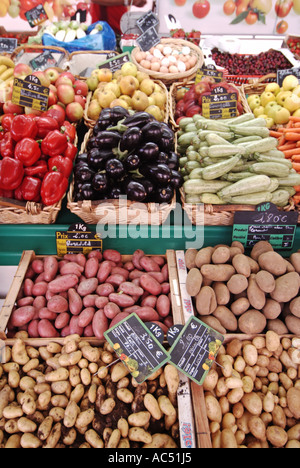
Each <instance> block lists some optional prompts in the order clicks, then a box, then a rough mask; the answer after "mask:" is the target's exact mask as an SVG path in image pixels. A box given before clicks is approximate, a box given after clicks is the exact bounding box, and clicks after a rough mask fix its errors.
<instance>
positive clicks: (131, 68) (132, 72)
mask: <svg viewBox="0 0 300 468" xmlns="http://www.w3.org/2000/svg"><path fill="white" fill-rule="evenodd" d="M137 72H138V68H137V66H136V65H135V64H134V63H132V62H126V63H124V65H122V67H121V73H122V75H123V76H136V75H137Z"/></svg>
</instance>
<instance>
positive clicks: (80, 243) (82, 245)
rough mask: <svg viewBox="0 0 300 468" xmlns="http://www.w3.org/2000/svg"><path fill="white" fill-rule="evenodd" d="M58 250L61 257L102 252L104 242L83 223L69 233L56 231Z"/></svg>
mask: <svg viewBox="0 0 300 468" xmlns="http://www.w3.org/2000/svg"><path fill="white" fill-rule="evenodd" d="M55 235H56V250H57V255H58V256H59V257H63V256H64V255H67V254H74V253H83V254H84V255H86V254H88V253H90V252H92V251H93V250H100V251H102V247H103V241H102V239H101V238H100V237H99V235H98V234H97V233H95V232H91V231H90V230H89V228H88V227H87V226H86V225H85V224H83V223H77V224H73V225H72V226H70V227H69V229H68V231H56V233H55Z"/></svg>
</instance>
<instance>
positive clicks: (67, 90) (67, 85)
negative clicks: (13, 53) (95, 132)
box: [6, 63, 89, 123]
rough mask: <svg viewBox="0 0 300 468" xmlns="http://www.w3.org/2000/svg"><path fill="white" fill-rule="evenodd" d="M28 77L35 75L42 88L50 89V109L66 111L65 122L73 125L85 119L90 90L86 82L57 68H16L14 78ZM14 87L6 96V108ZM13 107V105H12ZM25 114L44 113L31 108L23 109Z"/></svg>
mask: <svg viewBox="0 0 300 468" xmlns="http://www.w3.org/2000/svg"><path fill="white" fill-rule="evenodd" d="M28 75H34V76H36V77H37V78H38V79H39V80H40V83H41V85H42V86H45V87H46V88H49V100H48V109H56V110H57V111H61V109H63V110H64V113H65V120H69V121H70V122H72V123H76V122H79V121H80V120H81V119H82V118H83V114H84V109H85V105H86V97H87V95H88V92H89V89H88V85H87V83H86V82H85V81H82V80H79V79H77V78H76V77H75V76H74V75H73V74H72V73H70V72H68V71H65V72H60V71H59V70H58V69H56V68H48V69H47V70H45V71H33V70H32V68H31V67H30V66H29V65H27V64H24V63H19V64H17V65H16V66H15V69H14V77H15V78H19V79H21V80H24V79H25V78H26V77H27V76H28ZM12 89H13V85H11V89H10V90H9V92H8V94H7V95H6V107H10V103H11V97H12ZM11 105H12V106H13V104H12V103H11ZM13 113H14V112H13ZM18 113H25V114H35V115H40V114H41V113H42V112H39V111H36V110H33V109H31V108H29V107H28V108H27V107H25V108H23V112H18Z"/></svg>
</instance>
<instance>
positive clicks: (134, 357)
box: [104, 313, 170, 384]
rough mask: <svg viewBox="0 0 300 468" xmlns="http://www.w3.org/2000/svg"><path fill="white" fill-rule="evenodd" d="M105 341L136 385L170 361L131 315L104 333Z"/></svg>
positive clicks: (142, 324)
mask: <svg viewBox="0 0 300 468" xmlns="http://www.w3.org/2000/svg"><path fill="white" fill-rule="evenodd" d="M104 337H105V339H106V340H107V341H108V343H109V344H110V345H111V346H112V347H113V349H114V350H115V352H116V354H117V356H118V358H119V360H120V361H121V362H122V363H123V364H124V365H125V366H126V367H127V369H128V370H129V372H130V374H131V375H132V377H134V378H135V380H136V381H137V383H138V384H141V383H143V382H144V381H145V380H146V379H147V378H148V377H150V375H151V374H153V373H154V372H156V371H157V370H158V369H160V368H161V367H163V366H164V364H166V363H167V362H168V361H169V359H170V356H169V353H168V352H167V351H166V350H165V348H164V347H163V345H162V344H161V343H160V342H159V341H158V340H157V338H156V337H155V335H154V333H152V332H151V331H150V329H149V328H148V326H147V325H146V324H145V323H143V322H142V320H141V319H140V318H139V317H138V316H137V315H136V314H134V313H133V314H131V315H129V316H128V317H126V318H125V319H123V320H122V321H121V322H119V323H118V324H117V325H115V326H114V327H112V328H110V329H109V330H107V331H106V332H105V333H104Z"/></svg>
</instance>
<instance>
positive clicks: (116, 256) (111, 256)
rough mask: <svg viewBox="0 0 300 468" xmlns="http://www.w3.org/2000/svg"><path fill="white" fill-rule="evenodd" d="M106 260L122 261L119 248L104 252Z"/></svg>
mask: <svg viewBox="0 0 300 468" xmlns="http://www.w3.org/2000/svg"><path fill="white" fill-rule="evenodd" d="M103 258H104V260H109V261H111V262H114V263H119V262H121V261H122V255H121V254H120V252H118V251H117V250H113V249H107V250H105V251H104V252H103Z"/></svg>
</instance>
